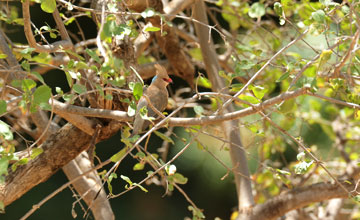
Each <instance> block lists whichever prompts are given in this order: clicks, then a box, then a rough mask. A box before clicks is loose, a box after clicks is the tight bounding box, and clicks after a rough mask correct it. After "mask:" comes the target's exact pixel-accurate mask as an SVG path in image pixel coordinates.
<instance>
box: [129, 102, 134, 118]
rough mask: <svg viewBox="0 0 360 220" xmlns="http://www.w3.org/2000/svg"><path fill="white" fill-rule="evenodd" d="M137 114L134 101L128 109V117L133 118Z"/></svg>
mask: <svg viewBox="0 0 360 220" xmlns="http://www.w3.org/2000/svg"><path fill="white" fill-rule="evenodd" d="M135 113H136V103H135V102H134V101H132V102H131V103H130V105H129V107H128V110H127V114H128V116H130V117H132V116H134V115H135Z"/></svg>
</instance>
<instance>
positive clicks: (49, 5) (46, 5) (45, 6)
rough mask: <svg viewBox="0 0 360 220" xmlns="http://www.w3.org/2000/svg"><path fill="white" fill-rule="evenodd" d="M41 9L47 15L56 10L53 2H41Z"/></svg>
mask: <svg viewBox="0 0 360 220" xmlns="http://www.w3.org/2000/svg"><path fill="white" fill-rule="evenodd" d="M41 9H42V10H43V11H45V12H47V13H53V12H54V11H55V9H56V1H55V0H41Z"/></svg>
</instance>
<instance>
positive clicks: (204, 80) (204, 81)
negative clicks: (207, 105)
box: [197, 76, 211, 89]
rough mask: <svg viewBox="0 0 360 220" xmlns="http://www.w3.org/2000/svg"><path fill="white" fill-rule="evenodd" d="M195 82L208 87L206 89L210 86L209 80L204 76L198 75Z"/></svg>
mask: <svg viewBox="0 0 360 220" xmlns="http://www.w3.org/2000/svg"><path fill="white" fill-rule="evenodd" d="M197 83H198V86H202V87H205V88H208V89H210V88H211V82H210V80H208V79H207V78H205V77H202V76H200V77H199V78H198V81H197Z"/></svg>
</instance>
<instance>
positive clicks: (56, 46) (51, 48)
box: [22, 0, 73, 53]
mask: <svg viewBox="0 0 360 220" xmlns="http://www.w3.org/2000/svg"><path fill="white" fill-rule="evenodd" d="M29 3H30V0H25V1H24V2H23V3H22V10H23V16H24V33H25V36H26V39H27V40H28V42H29V46H30V47H33V48H35V50H36V51H37V52H48V53H51V52H56V51H59V50H63V49H70V48H71V47H73V44H72V42H71V41H69V39H66V40H61V41H57V42H55V43H52V44H50V45H40V44H38V43H37V42H36V40H35V38H34V35H33V32H32V30H31V20H30V10H29ZM54 13H55V12H54ZM55 21H57V19H55ZM60 30H62V29H60ZM61 33H62V32H61ZM62 35H63V33H62Z"/></svg>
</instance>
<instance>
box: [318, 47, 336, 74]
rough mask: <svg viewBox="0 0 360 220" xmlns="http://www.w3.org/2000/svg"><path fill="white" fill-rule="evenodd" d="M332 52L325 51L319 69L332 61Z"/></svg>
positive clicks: (320, 59) (322, 53)
mask: <svg viewBox="0 0 360 220" xmlns="http://www.w3.org/2000/svg"><path fill="white" fill-rule="evenodd" d="M332 53H333V52H332V50H323V51H322V52H321V54H320V58H319V64H318V69H322V67H323V66H324V65H325V64H326V63H327V62H328V61H329V60H330V59H331V55H332Z"/></svg>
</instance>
